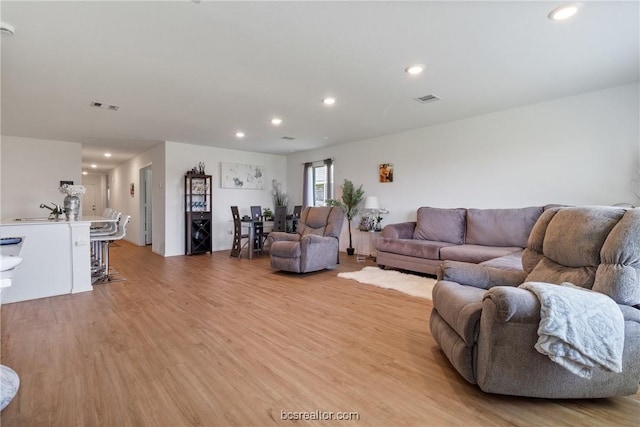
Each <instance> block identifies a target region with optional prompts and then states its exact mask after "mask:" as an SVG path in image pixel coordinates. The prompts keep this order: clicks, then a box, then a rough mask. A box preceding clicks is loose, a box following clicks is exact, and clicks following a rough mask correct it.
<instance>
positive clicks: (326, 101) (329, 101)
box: [322, 98, 336, 105]
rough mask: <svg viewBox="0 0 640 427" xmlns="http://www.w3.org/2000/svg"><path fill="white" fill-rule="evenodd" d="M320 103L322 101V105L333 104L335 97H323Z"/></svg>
mask: <svg viewBox="0 0 640 427" xmlns="http://www.w3.org/2000/svg"><path fill="white" fill-rule="evenodd" d="M322 103H323V104H324V105H333V104H335V103H336V99H335V98H324V99H323V100H322Z"/></svg>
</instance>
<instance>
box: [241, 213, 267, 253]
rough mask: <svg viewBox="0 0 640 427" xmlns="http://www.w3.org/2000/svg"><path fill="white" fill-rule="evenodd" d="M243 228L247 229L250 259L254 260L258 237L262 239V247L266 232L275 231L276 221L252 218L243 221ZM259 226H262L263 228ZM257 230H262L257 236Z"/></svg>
mask: <svg viewBox="0 0 640 427" xmlns="http://www.w3.org/2000/svg"><path fill="white" fill-rule="evenodd" d="M241 223H242V227H243V228H246V229H247V235H248V236H249V244H248V246H249V251H248V252H249V259H253V253H254V252H255V249H256V247H255V242H256V237H258V238H259V239H260V245H262V241H263V236H264V234H263V233H265V232H269V231H271V230H273V225H274V223H275V222H274V221H261V220H255V219H252V218H243V219H242V220H241ZM259 226H262V227H261V228H260V227H259ZM256 229H259V230H261V231H260V232H259V233H258V234H259V235H258V236H256Z"/></svg>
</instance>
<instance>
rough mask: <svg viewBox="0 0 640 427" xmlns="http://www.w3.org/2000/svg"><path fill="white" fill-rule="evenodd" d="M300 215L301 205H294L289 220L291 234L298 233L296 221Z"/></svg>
mask: <svg viewBox="0 0 640 427" xmlns="http://www.w3.org/2000/svg"><path fill="white" fill-rule="evenodd" d="M301 214H302V205H295V206H294V207H293V217H292V218H291V232H292V233H295V232H297V231H298V221H299V220H300V215H301Z"/></svg>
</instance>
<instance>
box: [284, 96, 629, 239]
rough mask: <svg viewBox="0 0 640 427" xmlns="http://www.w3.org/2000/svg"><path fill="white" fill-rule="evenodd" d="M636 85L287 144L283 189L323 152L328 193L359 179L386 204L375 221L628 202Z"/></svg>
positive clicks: (292, 187)
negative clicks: (321, 142) (300, 145)
mask: <svg viewBox="0 0 640 427" xmlns="http://www.w3.org/2000/svg"><path fill="white" fill-rule="evenodd" d="M638 93H639V87H638V84H637V83H635V84H631V85H625V86H619V87H614V88H610V89H606V90H601V91H597V92H591V93H586V94H581V95H578V96H573V97H567V98H562V99H558V100H555V101H551V102H545V103H541V104H536V105H529V106H526V107H521V108H515V109H510V110H506V111H501V112H496V113H493V114H488V115H484V116H479V117H474V118H470V119H464V120H458V121H453V122H449V123H444V124H439V125H435V126H430V127H427V128H421V129H415V130H410V131H406V132H402V133H398V134H394V135H387V136H383V137H379V138H374V139H369V140H364V141H357V142H353V143H349V144H346V145H340V146H332V147H328V148H325V149H320V150H314V151H309V152H304V153H296V154H294V155H290V156H288V160H287V163H288V166H287V170H288V179H287V183H288V188H289V194H290V196H291V197H292V199H293V201H294V202H296V203H298V202H300V201H301V200H302V171H303V163H304V162H308V161H315V160H321V159H324V158H327V157H333V158H334V160H335V176H334V178H335V182H336V197H339V196H340V194H341V193H340V190H339V185H340V184H341V183H342V182H343V180H344V179H345V178H348V179H350V180H351V181H353V182H354V183H355V184H364V187H363V188H364V189H365V191H366V193H367V194H368V195H375V196H378V199H379V201H380V204H381V205H382V206H383V207H385V208H387V209H389V210H390V211H391V212H390V214H389V215H387V216H385V218H384V220H383V225H384V224H389V223H394V222H400V221H409V220H415V217H416V209H417V208H418V207H420V206H437V207H477V208H489V207H495V208H502V207H520V206H529V205H542V204H546V203H566V204H576V205H584V204H615V203H621V202H628V203H634V204H638V202H637V199H636V198H635V196H634V195H633V193H632V190H631V180H632V179H633V177H634V176H635V173H636V170H637V169H638V158H639V156H640V125H639V114H640V111H639V102H640V99H639V96H638ZM441 102H446V100H443V101H441ZM432 108H437V104H434V105H432ZM380 163H393V164H394V182H393V183H379V182H378V165H379V164H380ZM354 222H355V221H354ZM345 228H346V227H345ZM342 247H343V248H344V247H346V246H345V238H344V235H343V239H342Z"/></svg>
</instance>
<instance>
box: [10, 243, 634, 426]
mask: <svg viewBox="0 0 640 427" xmlns="http://www.w3.org/2000/svg"><path fill="white" fill-rule="evenodd" d="M228 254H229V252H228V251H225V252H216V253H214V254H213V255H199V256H193V257H172V258H162V257H160V256H158V255H155V254H153V253H151V251H150V249H149V248H140V247H136V246H133V245H130V244H128V243H126V242H124V243H119V246H118V247H114V248H112V250H111V263H112V266H113V267H115V268H116V269H118V270H119V271H120V272H121V274H122V276H124V277H126V278H127V280H126V281H124V282H118V283H108V284H102V285H96V286H95V287H94V291H93V292H88V293H84V294H77V295H72V296H61V297H55V298H45V299H41V300H36V301H28V302H22V303H14V304H8V305H4V306H2V363H4V364H6V365H8V366H11V367H12V368H13V369H15V370H16V371H17V372H18V373H19V375H20V379H21V386H20V391H19V392H18V395H17V397H16V398H15V399H14V401H13V402H12V403H11V404H10V405H9V406H8V407H7V408H6V409H5V410H4V411H3V412H2V415H1V418H0V419H1V422H2V426H3V427H8V426H49V425H51V426H65V427H67V426H118V427H120V426H195V425H198V426H216V425H220V426H267V425H341V426H342V425H344V426H348V425H362V426H401V425H402V426H448V425H452V426H493V425H496V426H510V425H518V426H551V425H554V426H555V425H564V426H591V425H593V426H596V425H597V426H604V425H611V426H614V425H615V426H632V425H634V426H637V425H638V420H639V419H640V394H636V395H634V396H630V397H622V398H615V399H602V400H578V401H566V400H565V401H552V400H542V399H527V398H516V397H507V396H497V395H488V394H484V393H482V392H481V391H480V390H479V389H477V388H476V387H475V386H473V385H470V384H468V383H466V382H465V381H464V380H463V379H462V378H461V377H460V376H459V375H458V374H457V373H456V372H455V371H454V369H453V368H452V367H451V366H450V365H449V363H448V361H447V360H446V358H445V357H444V355H443V354H442V353H441V352H440V350H439V349H438V347H437V346H436V344H435V342H434V340H433V338H432V337H431V334H430V333H429V328H428V319H429V314H430V311H431V303H430V301H427V300H423V299H419V298H414V297H410V296H407V295H404V294H400V293H398V292H395V291H391V290H385V289H380V288H377V287H374V286H368V285H361V284H359V283H357V282H355V281H352V280H345V279H340V278H338V277H336V274H337V273H338V272H339V271H351V270H358V269H360V268H362V267H363V264H362V263H360V264H358V263H356V262H355V260H354V257H347V256H346V255H344V254H343V255H342V256H341V259H342V261H343V262H342V264H340V265H339V266H338V267H337V268H336V269H334V270H326V271H322V272H318V273H312V274H307V275H291V274H285V273H281V272H276V271H273V270H271V268H270V267H269V260H268V258H267V257H258V258H257V259H256V258H254V259H253V260H252V261H249V260H247V259H240V260H238V259H235V258H230V257H229V255H228ZM367 263H368V264H370V262H369V261H368V262H367ZM300 411H309V412H312V413H311V414H310V416H318V415H327V414H318V413H317V412H315V411H322V412H330V411H331V412H333V413H334V420H333V421H327V420H325V421H313V420H310V421H304V420H298V421H295V422H294V421H292V420H289V419H285V420H283V419H282V414H283V412H284V414H285V415H287V416H290V415H296V414H290V413H291V412H300ZM338 412H340V413H341V414H340V415H344V414H342V413H347V414H346V415H347V417H351V418H352V419H351V420H346V421H345V420H343V421H338V420H335V417H337V416H338V414H337V413H338ZM349 413H351V414H349ZM356 415H357V416H356Z"/></svg>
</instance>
